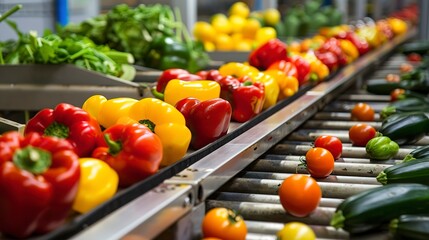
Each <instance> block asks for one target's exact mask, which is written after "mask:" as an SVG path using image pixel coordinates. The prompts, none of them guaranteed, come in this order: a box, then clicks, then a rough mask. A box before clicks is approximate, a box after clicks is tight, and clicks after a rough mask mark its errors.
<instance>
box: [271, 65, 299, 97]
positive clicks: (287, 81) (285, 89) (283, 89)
mask: <svg viewBox="0 0 429 240" xmlns="http://www.w3.org/2000/svg"><path fill="white" fill-rule="evenodd" d="M264 73H265V74H268V75H270V76H272V77H273V78H274V79H275V80H276V81H277V84H278V85H279V89H280V92H279V97H278V98H277V101H280V100H282V99H285V98H288V97H290V96H292V95H294V94H295V93H296V92H297V91H298V89H299V82H298V79H296V78H295V77H293V76H287V75H286V74H285V73H284V72H283V71H281V70H276V69H272V70H266V71H264Z"/></svg>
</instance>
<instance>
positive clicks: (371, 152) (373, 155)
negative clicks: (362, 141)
mask: <svg viewBox="0 0 429 240" xmlns="http://www.w3.org/2000/svg"><path fill="white" fill-rule="evenodd" d="M365 149H366V153H367V154H368V156H369V158H370V159H372V160H389V159H391V158H392V157H393V156H395V155H396V153H397V152H398V151H399V145H398V144H397V143H396V142H395V141H392V140H391V139H390V138H389V137H386V136H377V137H375V138H372V139H371V140H369V141H368V143H367V144H366V146H365Z"/></svg>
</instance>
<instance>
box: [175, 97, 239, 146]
mask: <svg viewBox="0 0 429 240" xmlns="http://www.w3.org/2000/svg"><path fill="white" fill-rule="evenodd" d="M175 107H176V108H177V109H178V110H179V111H180V112H181V113H182V114H183V116H184V117H185V119H186V126H188V128H189V129H190V130H191V133H192V140H191V146H192V148H194V149H200V148H202V147H204V146H206V145H207V144H209V143H212V142H214V141H216V140H217V139H219V138H221V137H223V136H225V135H226V134H227V132H228V128H229V123H230V121H231V115H232V108H231V104H230V103H229V102H228V101H227V100H224V99H222V98H215V99H210V100H206V101H200V100H198V99H196V98H184V99H182V100H180V101H179V102H177V104H176V106H175Z"/></svg>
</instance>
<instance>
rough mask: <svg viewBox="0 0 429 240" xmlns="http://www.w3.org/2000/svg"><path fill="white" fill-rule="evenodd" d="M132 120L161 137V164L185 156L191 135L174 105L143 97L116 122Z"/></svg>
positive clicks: (166, 163) (166, 164)
mask: <svg viewBox="0 0 429 240" xmlns="http://www.w3.org/2000/svg"><path fill="white" fill-rule="evenodd" d="M133 122H134V123H135V122H138V123H140V124H144V125H146V126H147V127H149V129H151V130H152V132H154V133H155V134H156V135H157V136H158V137H159V138H160V139H161V142H162V149H163V157H162V161H161V166H168V165H170V164H172V163H174V162H176V161H178V160H180V159H181V158H182V157H183V156H185V154H186V152H187V150H188V147H189V143H190V142H191V137H192V135H191V131H190V130H189V129H188V127H186V120H185V117H184V116H183V114H182V113H180V112H179V110H177V109H176V108H175V107H174V106H172V105H170V104H168V103H166V102H164V101H161V100H159V99H156V98H143V99H141V100H139V101H138V102H137V103H135V104H134V105H133V106H132V107H131V109H130V111H129V113H128V115H125V116H122V117H121V118H119V119H118V123H133Z"/></svg>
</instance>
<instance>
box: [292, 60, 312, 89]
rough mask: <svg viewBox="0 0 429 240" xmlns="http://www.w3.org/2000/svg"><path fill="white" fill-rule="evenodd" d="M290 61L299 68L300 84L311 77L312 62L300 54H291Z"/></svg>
mask: <svg viewBox="0 0 429 240" xmlns="http://www.w3.org/2000/svg"><path fill="white" fill-rule="evenodd" d="M289 61H290V62H291V63H293V65H295V67H296V69H297V72H298V77H297V79H298V83H299V86H302V85H304V84H305V83H307V82H308V80H309V79H310V63H309V62H308V61H307V60H306V59H304V58H303V57H301V56H299V55H294V56H291V57H290V58H289Z"/></svg>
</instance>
